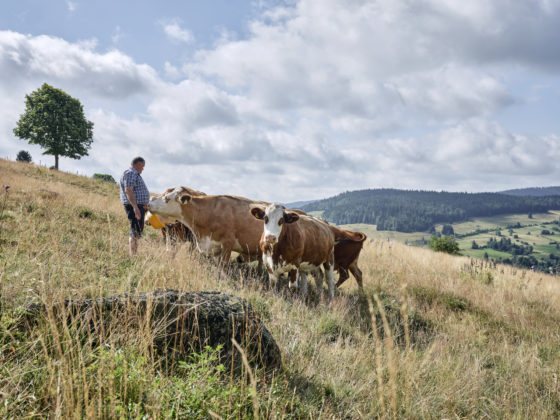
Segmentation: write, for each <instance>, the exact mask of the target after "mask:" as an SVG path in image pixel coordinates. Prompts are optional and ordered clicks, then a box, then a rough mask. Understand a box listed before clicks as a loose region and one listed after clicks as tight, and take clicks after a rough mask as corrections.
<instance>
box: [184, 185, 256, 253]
mask: <svg viewBox="0 0 560 420" xmlns="http://www.w3.org/2000/svg"><path fill="white" fill-rule="evenodd" d="M192 201H193V202H192V205H193V206H195V210H194V212H193V214H191V215H189V216H188V219H190V220H189V222H190V223H189V224H191V225H192V227H193V230H194V231H195V234H196V235H197V237H200V236H202V237H210V238H211V239H212V240H215V241H220V242H223V241H233V244H232V245H233V250H234V251H236V252H240V253H242V254H249V255H257V254H258V253H259V240H260V237H261V234H262V231H263V222H262V221H261V220H257V219H255V218H254V217H252V216H251V214H250V209H251V206H252V205H253V204H254V203H255V201H252V200H249V199H247V198H244V197H235V196H229V195H207V196H204V197H193V199H192ZM256 203H257V204H258V203H260V202H258V201H257V202H256ZM188 205H189V204H187V206H188Z"/></svg>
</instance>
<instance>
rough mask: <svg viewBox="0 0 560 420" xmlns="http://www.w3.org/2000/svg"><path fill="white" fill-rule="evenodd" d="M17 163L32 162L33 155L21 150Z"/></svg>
mask: <svg viewBox="0 0 560 420" xmlns="http://www.w3.org/2000/svg"><path fill="white" fill-rule="evenodd" d="M16 162H26V163H29V162H31V155H30V154H29V152H28V151H27V150H20V151H19V153H18V154H17V156H16Z"/></svg>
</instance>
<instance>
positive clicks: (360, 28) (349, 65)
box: [0, 0, 560, 201]
mask: <svg viewBox="0 0 560 420" xmlns="http://www.w3.org/2000/svg"><path fill="white" fill-rule="evenodd" d="M286 4H287V5H286ZM558 4H559V2H558V1H553V0H541V1H539V2H534V1H533V2H529V0H526V1H523V0H519V1H516V2H514V1H513V0H498V1H496V2H483V1H482V0H473V1H472V2H469V3H468V4H462V3H457V2H452V1H449V0H425V1H422V2H411V1H406V0H391V1H390V0H380V1H377V2H371V1H366V0H363V1H362V0H349V1H342V0H324V1H321V2H318V1H316V0H315V1H313V0H300V1H297V2H290V3H281V6H278V7H273V8H269V9H266V8H264V6H263V14H262V15H261V16H260V17H259V18H258V19H256V20H254V21H253V22H252V23H251V24H250V26H249V31H248V34H247V36H246V37H245V38H242V37H240V36H239V34H235V36H234V35H231V34H230V33H227V32H223V33H222V36H221V38H220V39H219V40H218V41H217V43H216V45H215V46H214V47H212V48H211V49H208V50H204V51H198V52H197V54H195V56H194V59H193V58H192V57H191V58H190V59H189V60H190V61H189V62H188V63H184V64H183V65H182V66H181V67H178V65H175V64H171V63H170V62H164V63H163V69H164V72H165V76H166V80H172V81H173V82H172V83H171V82H165V81H163V80H162V78H161V77H160V75H158V74H157V72H156V71H155V70H154V68H152V67H151V66H148V65H145V64H138V63H137V62H135V61H134V60H133V59H132V58H131V57H129V56H128V55H126V54H124V53H123V52H121V51H118V50H113V51H108V52H106V51H103V52H100V51H98V46H97V44H96V43H95V42H94V41H92V40H89V41H82V42H79V43H70V42H68V41H65V40H62V39H60V38H55V37H50V36H37V37H34V36H30V35H22V34H19V33H15V32H9V31H3V32H0V73H1V74H2V76H3V77H2V79H1V80H0V95H1V97H0V105H1V106H2V108H3V109H5V110H7V111H6V112H5V115H3V116H2V117H0V135H2V136H4V137H5V138H8V139H10V140H9V142H8V144H7V145H4V144H2V145H1V147H0V151H1V152H2V153H7V152H9V153H13V151H16V152H17V150H20V149H22V148H24V147H22V145H23V144H24V143H22V142H21V141H19V140H15V139H13V135H12V134H11V132H10V130H11V128H13V124H14V123H15V121H16V120H17V115H18V113H19V112H21V111H22V100H23V97H24V94H25V93H29V91H30V90H31V89H36V88H37V87H38V86H40V84H41V83H42V82H43V81H48V82H50V83H55V84H56V85H57V87H61V88H63V89H69V90H71V92H78V93H80V95H78V97H80V99H82V98H83V99H84V100H86V101H87V102H89V103H92V104H93V103H94V104H95V105H92V106H90V107H86V112H87V113H88V118H90V119H91V120H92V121H94V123H95V129H94V132H95V141H94V144H93V148H92V150H91V152H90V156H89V157H88V158H84V159H83V160H82V161H77V162H75V161H70V160H67V159H66V160H63V162H62V167H63V168H69V169H70V170H78V168H80V169H82V170H83V169H87V170H91V171H93V170H94V169H95V171H97V172H100V171H101V172H104V173H111V174H113V175H114V176H115V177H118V176H119V175H120V172H121V171H122V170H123V169H124V167H125V166H126V165H127V164H128V161H129V160H130V158H131V157H133V156H134V155H142V156H144V157H145V158H146V159H147V167H146V171H145V177H146V180H147V182H148V185H149V186H150V187H151V188H152V189H153V190H154V191H160V190H163V189H164V188H166V187H168V186H175V185H181V184H183V185H188V186H191V187H193V188H197V189H201V190H203V191H206V192H208V193H231V194H238V195H245V196H248V197H254V198H260V199H264V200H271V201H292V200H296V199H305V198H319V197H324V196H329V195H333V194H337V193H339V192H341V191H345V190H354V189H359V188H375V187H396V188H429V189H447V190H469V191H473V190H477V191H480V190H488V189H491V188H492V189H495V190H498V189H502V188H509V187H522V186H535V185H550V184H554V183H557V179H558V177H559V176H560V168H559V165H558V164H557V163H556V162H559V161H560V150H559V147H560V146H558V145H559V144H560V143H559V140H560V136H559V135H558V133H552V134H547V135H544V134H542V133H541V134H534V133H516V132H515V130H512V129H510V128H509V127H508V126H507V123H506V122H504V120H503V118H502V120H500V121H501V122H500V123H498V122H497V121H498V120H499V117H500V115H501V114H503V112H504V110H507V109H511V108H513V107H519V106H527V107H528V106H531V107H533V106H535V107H536V106H539V103H540V102H541V100H540V97H539V96H538V95H533V97H534V100H533V101H522V100H521V98H519V97H518V96H517V95H518V93H517V90H516V88H515V87H514V86H512V82H511V80H512V79H515V78H514V77H510V76H511V74H512V72H515V74H516V77H517V78H523V75H527V74H529V75H531V76H532V78H531V80H538V81H539V83H538V85H539V86H542V85H546V86H556V87H557V86H558V84H555V82H554V79H553V78H548V79H547V80H545V81H542V80H541V79H542V78H541V75H543V74H546V72H548V71H551V70H554V69H557V68H558V66H559V64H560V56H559V55H558V54H557V53H556V52H555V50H554V48H553V47H550V46H551V45H552V46H554V45H557V44H558V41H559V40H558V39H556V38H557V36H558V31H557V30H556V28H557V27H558V23H560V22H559V21H560V19H559V8H558ZM160 25H161V27H163V28H164V31H165V33H166V34H167V36H168V37H169V38H170V39H173V40H175V41H179V42H185V43H191V45H192V43H194V42H195V40H194V38H193V36H192V34H191V33H190V32H189V31H188V30H186V29H184V28H182V27H181V24H180V22H179V21H178V20H174V21H165V22H163V21H162V22H160ZM189 48H190V46H189ZM174 63H176V61H174ZM154 67H155V68H160V64H158V65H154ZM184 75H187V76H188V78H187V79H185V80H181V77H185V76H184ZM536 88H537V87H535V89H536ZM526 91H527V92H530V93H531V92H535V91H536V90H534V89H532V88H531V87H530V86H529V87H528V88H527V90H526ZM139 98H140V100H139ZM130 106H134V108H132V109H133V110H134V111H130ZM532 109H535V108H532ZM15 110H17V111H15ZM123 110H125V111H123ZM16 149H17V150H16ZM33 154H34V153H32V155H33Z"/></svg>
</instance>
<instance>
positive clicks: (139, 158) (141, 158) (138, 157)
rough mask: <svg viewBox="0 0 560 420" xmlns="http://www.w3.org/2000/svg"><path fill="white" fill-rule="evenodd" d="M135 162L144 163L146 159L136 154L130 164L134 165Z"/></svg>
mask: <svg viewBox="0 0 560 420" xmlns="http://www.w3.org/2000/svg"><path fill="white" fill-rule="evenodd" d="M137 163H144V164H145V163H146V161H145V160H144V158H143V157H140V156H137V157H135V158H134V159H132V163H131V165H132V166H134V165H136V164H137Z"/></svg>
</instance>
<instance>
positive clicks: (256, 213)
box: [251, 207, 264, 220]
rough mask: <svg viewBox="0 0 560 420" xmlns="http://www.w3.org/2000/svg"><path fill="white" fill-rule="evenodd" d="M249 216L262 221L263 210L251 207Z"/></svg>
mask: <svg viewBox="0 0 560 420" xmlns="http://www.w3.org/2000/svg"><path fill="white" fill-rule="evenodd" d="M251 214H252V215H253V217H254V218H255V219H259V220H261V219H263V218H264V210H263V209H262V208H260V207H253V208H252V209H251Z"/></svg>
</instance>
